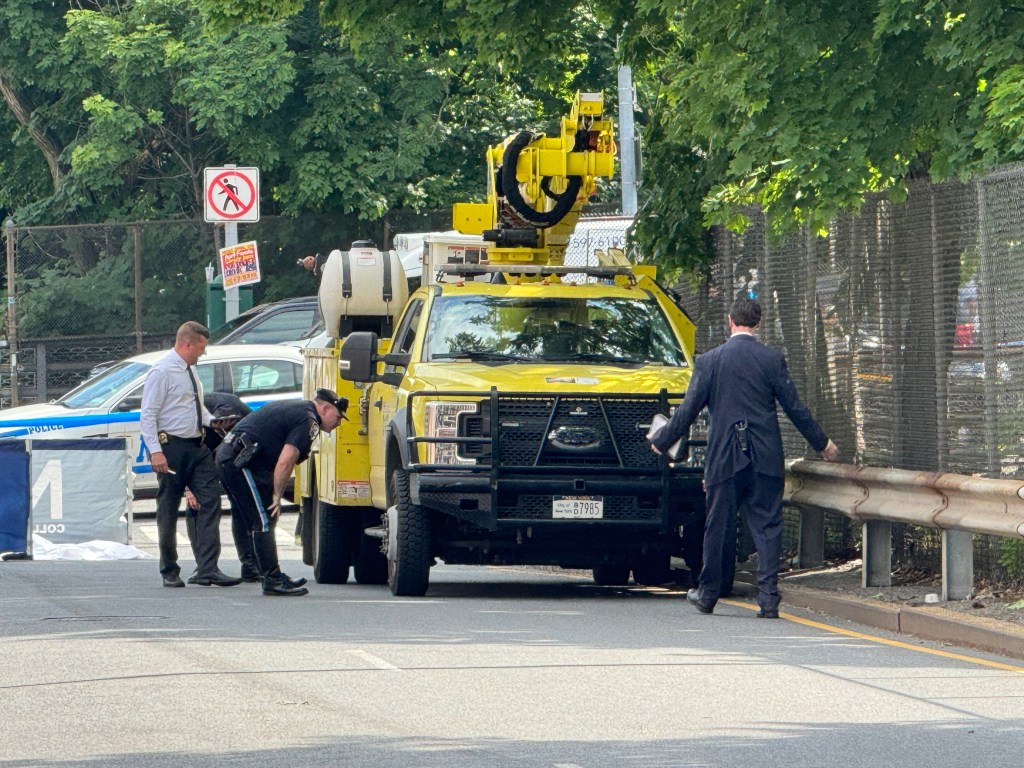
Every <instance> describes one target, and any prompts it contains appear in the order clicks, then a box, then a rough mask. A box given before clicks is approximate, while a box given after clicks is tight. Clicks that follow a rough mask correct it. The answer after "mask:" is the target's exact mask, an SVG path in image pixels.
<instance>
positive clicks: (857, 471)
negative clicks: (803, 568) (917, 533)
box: [783, 460, 1024, 600]
mask: <svg viewBox="0 0 1024 768" xmlns="http://www.w3.org/2000/svg"><path fill="white" fill-rule="evenodd" d="M783 503H785V504H787V505H789V506H793V507H798V508H800V509H801V510H802V512H803V515H802V519H801V525H800V562H801V564H802V565H803V564H808V565H810V564H814V563H815V561H817V562H820V560H821V557H820V552H821V551H822V549H823V547H824V523H823V520H822V515H823V511H831V512H839V513H842V514H844V515H846V516H847V517H849V518H851V519H853V520H857V521H858V522H861V523H862V524H863V526H864V529H863V537H862V544H861V546H862V553H863V558H864V565H863V569H862V574H863V575H862V583H863V585H864V586H865V587H869V586H871V587H885V586H890V585H891V583H892V524H893V523H910V524H912V525H919V526H923V527H927V528H938V529H939V530H941V531H942V593H943V599H945V600H950V599H963V598H966V597H968V596H969V595H970V594H971V592H972V591H973V585H974V549H973V543H972V541H971V534H974V533H979V534H990V535H994V536H1003V537H1009V538H1024V481H1021V480H998V479H990V478H984V477H972V476H968V475H955V474H951V473H943V472H915V471H911V470H905V469H888V468H883V467H857V466H854V465H852V464H830V463H827V462H824V461H807V460H799V461H793V462H790V463H789V465H788V466H787V472H786V490H785V492H784V495H783Z"/></svg>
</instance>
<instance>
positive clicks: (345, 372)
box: [338, 331, 377, 381]
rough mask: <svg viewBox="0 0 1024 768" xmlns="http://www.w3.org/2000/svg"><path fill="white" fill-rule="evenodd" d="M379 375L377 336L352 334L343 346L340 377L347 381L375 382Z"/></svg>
mask: <svg viewBox="0 0 1024 768" xmlns="http://www.w3.org/2000/svg"><path fill="white" fill-rule="evenodd" d="M376 373H377V334H376V333H372V332H370V331H356V332H355V333H350V334H349V335H348V336H347V337H346V338H345V341H344V343H343V344H342V345H341V355H340V358H339V365H338V375H339V376H341V378H343V379H345V380H346V381H373V380H374V379H375V378H376Z"/></svg>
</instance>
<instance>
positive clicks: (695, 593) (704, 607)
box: [686, 589, 715, 613]
mask: <svg viewBox="0 0 1024 768" xmlns="http://www.w3.org/2000/svg"><path fill="white" fill-rule="evenodd" d="M686 599H687V600H688V601H690V602H691V603H693V605H694V606H695V607H696V608H697V610H698V611H700V612H701V613H713V612H714V610H715V604H714V603H712V604H711V605H708V604H707V603H705V602H704V601H703V600H701V599H700V590H699V589H691V590H689V591H688V592H687V593H686Z"/></svg>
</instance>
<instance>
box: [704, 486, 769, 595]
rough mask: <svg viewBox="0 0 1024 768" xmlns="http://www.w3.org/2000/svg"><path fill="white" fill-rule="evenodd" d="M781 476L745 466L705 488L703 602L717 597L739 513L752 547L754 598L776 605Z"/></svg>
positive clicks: (731, 554)
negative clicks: (755, 579) (753, 557)
mask: <svg viewBox="0 0 1024 768" xmlns="http://www.w3.org/2000/svg"><path fill="white" fill-rule="evenodd" d="M783 487H784V481H783V479H782V478H781V477H773V476H771V475H763V474H761V473H759V472H755V471H754V469H753V468H752V467H747V468H745V469H743V470H741V471H740V472H739V473H737V474H736V475H734V476H733V477H732V478H730V479H729V480H724V481H722V482H721V483H716V484H715V485H712V486H709V487H708V489H707V522H706V524H705V528H704V568H703V569H702V570H701V573H700V595H701V600H702V601H703V602H705V603H706V604H709V605H713V604H714V603H715V601H717V600H718V597H719V594H720V593H721V588H722V570H723V562H724V558H729V559H730V562H731V561H732V560H733V559H735V557H736V515H737V513H740V512H741V513H742V514H743V516H744V517H745V518H746V520H747V526H748V527H749V528H750V534H751V536H752V537H753V539H754V547H755V548H756V549H757V593H758V594H757V602H758V605H760V606H761V608H762V609H764V610H777V609H778V607H779V564H780V563H779V561H780V559H781V557H782V491H783Z"/></svg>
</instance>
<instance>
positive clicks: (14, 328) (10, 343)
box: [4, 219, 18, 406]
mask: <svg viewBox="0 0 1024 768" xmlns="http://www.w3.org/2000/svg"><path fill="white" fill-rule="evenodd" d="M4 228H5V229H6V230H7V353H8V354H9V355H10V359H11V406H16V405H17V404H18V323H17V317H16V315H15V304H16V302H17V293H16V291H15V288H14V221H13V220H12V219H8V220H7V223H6V224H5V225H4Z"/></svg>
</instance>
